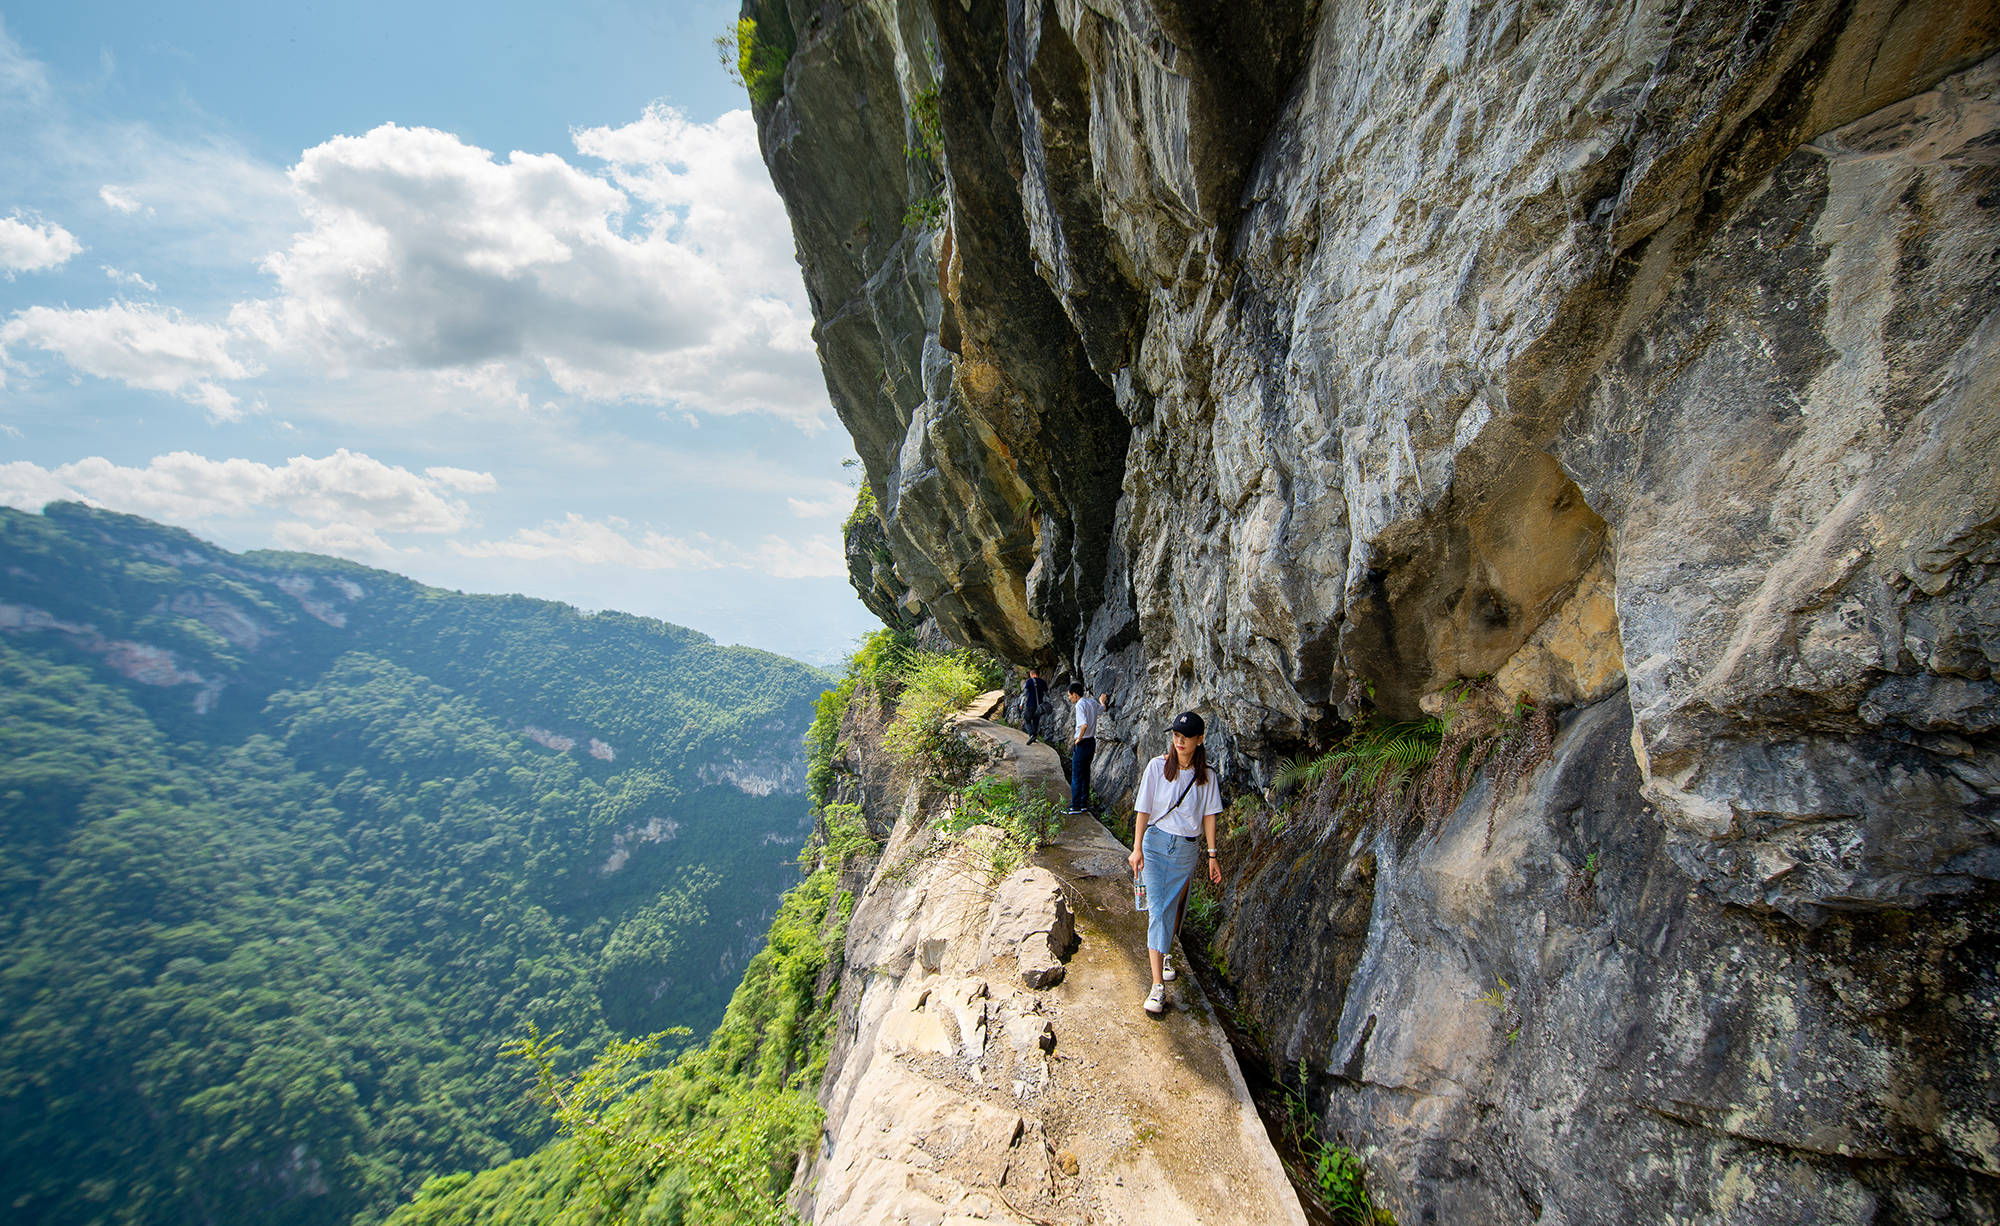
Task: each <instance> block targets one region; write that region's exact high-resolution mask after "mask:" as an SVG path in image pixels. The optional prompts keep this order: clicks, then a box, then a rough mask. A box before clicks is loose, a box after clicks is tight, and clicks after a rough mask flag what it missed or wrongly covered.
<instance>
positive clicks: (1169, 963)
mask: <svg viewBox="0 0 2000 1226" xmlns="http://www.w3.org/2000/svg"><path fill="white" fill-rule="evenodd" d="M1160 978H1162V979H1164V980H1166V981H1167V982H1168V983H1172V982H1173V981H1174V960H1173V959H1172V958H1162V959H1160Z"/></svg>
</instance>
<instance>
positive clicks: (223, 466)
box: [0, 447, 490, 549]
mask: <svg viewBox="0 0 2000 1226" xmlns="http://www.w3.org/2000/svg"><path fill="white" fill-rule="evenodd" d="M453 471H455V472H464V471H465V470H453ZM468 475H469V476H473V477H484V476H486V474H483V473H473V474H468ZM456 488H458V487H456V486H453V485H451V484H450V483H447V482H442V481H439V480H437V479H435V478H433V477H430V476H428V475H421V474H418V473H413V472H411V471H410V470H408V469H406V468H401V467H398V466H395V465H391V464H384V463H382V462H381V461H379V460H376V459H373V458H371V457H369V456H366V455H362V454H360V453H358V452H352V451H349V450H347V449H346V448H344V447H343V448H340V449H339V450H337V451H335V452H334V453H333V454H332V455H328V456H322V457H320V458H317V459H315V458H313V457H311V456H294V457H292V458H291V459H289V460H287V461H285V463H283V464H279V465H271V464H263V463H260V462H258V461H255V460H243V459H228V460H212V459H209V458H208V457H206V456H201V455H196V454H194V453H193V452H187V451H175V452H170V453H169V454H167V455H162V456H155V457H154V458H153V460H152V461H151V462H150V463H148V464H147V465H146V466H145V467H144V468H135V467H130V466H127V465H121V464H114V463H112V462H111V461H110V460H107V459H105V458H104V457H102V456H91V457H89V458H88V459H83V460H78V461H76V462H75V463H71V464H63V465H60V466H58V467H56V468H53V469H45V468H42V467H41V466H40V465H36V464H31V463H27V462H25V461H20V462H15V463H12V464H0V503H5V504H7V505H9V506H14V507H20V508H22V509H24V510H31V511H32V510H39V509H41V507H43V506H44V505H46V504H48V503H50V502H53V501H57V500H61V499H68V500H74V501H81V502H89V503H94V504H96V505H98V506H103V507H109V508H112V509H114V510H119V511H129V512H132V513H134V514H138V515H146V516H150V517H152V518H155V519H162V520H166V521H168V522H170V523H201V522H204V521H214V520H217V519H226V518H231V517H239V516H243V515H245V514H248V513H251V512H256V511H277V512H280V513H282V514H285V515H288V516H291V517H292V518H293V519H295V520H298V521H300V522H299V523H297V524H292V525H280V526H279V527H278V529H277V530H276V531H277V533H278V537H279V539H280V540H281V541H284V542H287V543H290V544H292V546H293V547H295V548H308V547H311V546H310V545H309V544H307V543H306V542H309V541H312V542H319V543H321V544H324V543H325V542H327V541H335V540H351V541H357V542H368V541H371V540H372V541H373V542H374V543H375V544H377V545H380V547H381V548H382V549H387V548H388V546H387V545H386V544H381V542H380V538H379V534H380V533H383V532H410V533H449V532H458V531H461V530H462V529H464V528H466V527H468V526H470V525H471V523H472V515H471V511H470V509H469V508H468V507H467V506H466V504H465V502H464V501H463V500H462V499H458V498H454V497H452V496H451V492H452V491H453V490H454V489H456ZM489 488H490V487H489ZM371 547H372V546H371Z"/></svg>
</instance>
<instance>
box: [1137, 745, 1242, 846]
mask: <svg viewBox="0 0 2000 1226" xmlns="http://www.w3.org/2000/svg"><path fill="white" fill-rule="evenodd" d="M1183 788H1185V789H1187V795H1186V796H1184V797H1181V801H1180V803H1179V804H1175V803H1174V798H1175V797H1177V796H1180V795H1181V790H1182V789H1183ZM1132 808H1133V809H1134V810H1136V811H1138V812H1140V813H1145V814H1148V815H1149V816H1150V817H1151V818H1152V821H1151V822H1150V823H1148V824H1149V825H1154V826H1158V827H1159V828H1160V829H1161V830H1162V831H1165V832H1166V833H1167V834H1179V835H1187V836H1193V835H1199V834H1200V833H1201V819H1202V818H1204V817H1207V816H1208V815H1209V814H1211V813H1220V812H1222V783H1221V781H1220V780H1218V779H1217V778H1216V774H1215V768H1214V767H1213V766H1211V767H1209V768H1208V782H1207V783H1195V782H1194V768H1193V767H1189V768H1187V769H1186V770H1184V771H1182V772H1181V773H1180V778H1178V779H1169V778H1167V759H1166V757H1165V756H1164V755H1162V756H1161V757H1157V758H1154V759H1153V760H1152V761H1150V762H1148V763H1146V773H1145V774H1144V775H1142V776H1140V778H1139V794H1138V795H1137V796H1136V797H1134V798H1133V800H1132Z"/></svg>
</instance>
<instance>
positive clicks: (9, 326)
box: [0, 302, 256, 421]
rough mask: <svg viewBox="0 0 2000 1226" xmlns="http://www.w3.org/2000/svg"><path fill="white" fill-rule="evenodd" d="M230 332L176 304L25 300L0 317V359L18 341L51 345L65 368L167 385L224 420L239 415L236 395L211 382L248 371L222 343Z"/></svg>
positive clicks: (135, 383) (160, 387)
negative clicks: (86, 305)
mask: <svg viewBox="0 0 2000 1226" xmlns="http://www.w3.org/2000/svg"><path fill="white" fill-rule="evenodd" d="M230 341H231V334H230V332H229V330H228V329H226V328H220V327H217V326H215V325H213V324H204V323H197V322H195V321H194V320H190V319H188V318H186V317H185V316H183V315H182V314H181V313H180V312H179V311H174V310H163V309H161V308H159V307H155V306H149V305H147V304H144V303H129V302H114V303H112V304H111V305H110V306H104V307H93V308H90V309H87V310H57V309H55V308H53V307H41V306H36V307H28V308H27V309H25V310H22V311H16V312H15V313H14V315H13V317H12V318H11V319H9V320H8V321H7V322H6V323H5V324H0V360H10V359H11V358H12V355H10V354H9V352H8V350H9V349H12V348H19V347H22V346H27V347H32V348H36V349H41V350H45V351H47V352H49V353H53V354H55V355H57V356H58V357H60V358H62V360H63V361H65V362H67V363H68V364H69V365H70V366H71V367H72V368H73V369H76V370H79V371H81V372H83V373H84V374H88V375H96V376H97V377H99V378H102V379H116V380H118V381H119V382H121V383H124V384H126V385H127V386H129V387H139V388H147V389H150V390H153V391H160V392H172V393H174V394H175V395H177V396H180V397H181V398H182V399H184V400H187V401H189V402H190V403H193V404H198V405H201V406H202V407H203V408H205V409H207V410H208V412H209V415H210V416H211V417H214V418H216V419H217V420H219V421H228V420H232V419H234V418H237V417H240V416H242V410H241V409H240V408H239V407H238V406H237V403H236V397H235V396H234V395H232V394H230V393H229V392H228V391H226V390H224V389H223V388H222V386H221V385H220V384H219V383H218V382H216V380H220V379H243V378H248V377H249V376H251V375H253V374H255V373H256V368H255V367H254V366H252V365H250V364H249V363H246V362H243V361H239V360H238V359H237V358H235V357H233V356H231V354H230V351H229V346H230Z"/></svg>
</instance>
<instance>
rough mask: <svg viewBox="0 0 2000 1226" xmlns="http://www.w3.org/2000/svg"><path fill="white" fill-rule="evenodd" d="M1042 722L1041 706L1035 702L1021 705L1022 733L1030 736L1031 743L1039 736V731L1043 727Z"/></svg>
mask: <svg viewBox="0 0 2000 1226" xmlns="http://www.w3.org/2000/svg"><path fill="white" fill-rule="evenodd" d="M1041 722H1042V707H1041V704H1040V703H1033V702H1023V703H1022V704H1021V731H1023V732H1025V733H1027V734H1028V739H1029V740H1031V741H1032V740H1034V739H1035V737H1036V736H1037V735H1038V729H1039V728H1040V726H1041Z"/></svg>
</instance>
